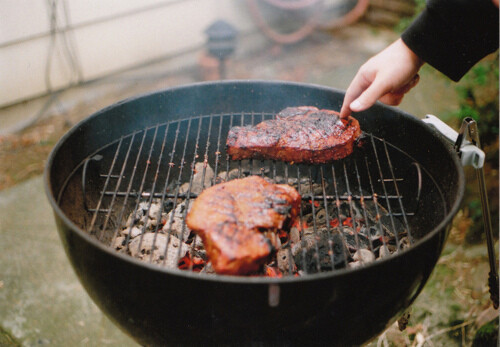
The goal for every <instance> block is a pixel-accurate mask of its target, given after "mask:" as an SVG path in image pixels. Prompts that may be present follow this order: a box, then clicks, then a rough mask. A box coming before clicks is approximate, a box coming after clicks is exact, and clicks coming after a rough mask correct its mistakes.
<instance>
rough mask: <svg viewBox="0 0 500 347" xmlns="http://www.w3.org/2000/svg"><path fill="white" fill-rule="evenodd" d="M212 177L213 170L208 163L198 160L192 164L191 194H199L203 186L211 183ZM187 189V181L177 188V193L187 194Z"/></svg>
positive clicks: (206, 186)
mask: <svg viewBox="0 0 500 347" xmlns="http://www.w3.org/2000/svg"><path fill="white" fill-rule="evenodd" d="M213 179H214V170H213V169H212V168H211V167H210V165H208V164H206V163H203V162H199V163H196V164H195V166H194V175H193V181H192V183H191V194H196V195H198V194H200V193H201V191H202V190H203V189H205V188H208V187H210V186H211V185H212V180H213ZM188 189H189V182H188V183H184V184H183V185H182V186H181V188H180V189H179V193H181V194H187V192H188Z"/></svg>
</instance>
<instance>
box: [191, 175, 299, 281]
mask: <svg viewBox="0 0 500 347" xmlns="http://www.w3.org/2000/svg"><path fill="white" fill-rule="evenodd" d="M300 199H301V197H300V195H299V193H298V192H297V191H296V190H295V189H294V188H293V187H290V186H288V185H286V184H273V183H270V182H268V181H266V180H265V179H263V178H261V177H259V176H250V177H247V178H243V179H236V180H232V181H229V182H225V183H221V184H217V185H215V186H212V187H210V188H208V189H206V190H204V191H203V192H202V193H201V194H200V195H199V196H198V198H196V200H195V201H194V203H193V206H192V208H191V210H190V211H189V213H188V214H187V217H186V223H187V226H188V227H189V228H190V229H191V230H193V231H194V232H195V233H197V234H198V235H200V237H201V239H202V240H203V244H204V246H205V249H206V252H207V255H208V257H209V259H210V261H211V262H212V266H213V268H214V270H215V272H217V273H219V274H230V275H245V274H250V273H252V272H255V271H257V270H258V269H259V268H260V267H261V265H262V264H264V263H265V262H267V261H268V260H269V258H270V256H271V254H272V253H273V247H272V244H271V241H270V240H269V239H268V238H267V237H266V236H264V235H263V232H277V231H278V230H283V229H288V228H289V227H290V226H291V224H292V223H293V221H294V220H295V218H296V217H297V215H298V213H299V208H300V207H299V206H300Z"/></svg>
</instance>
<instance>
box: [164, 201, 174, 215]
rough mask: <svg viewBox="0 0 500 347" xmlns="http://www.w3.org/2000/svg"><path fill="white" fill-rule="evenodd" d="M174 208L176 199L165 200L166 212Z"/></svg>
mask: <svg viewBox="0 0 500 347" xmlns="http://www.w3.org/2000/svg"><path fill="white" fill-rule="evenodd" d="M173 208H174V199H170V198H169V199H166V200H165V201H164V202H163V211H164V212H165V213H168V212H170V211H172V209H173Z"/></svg>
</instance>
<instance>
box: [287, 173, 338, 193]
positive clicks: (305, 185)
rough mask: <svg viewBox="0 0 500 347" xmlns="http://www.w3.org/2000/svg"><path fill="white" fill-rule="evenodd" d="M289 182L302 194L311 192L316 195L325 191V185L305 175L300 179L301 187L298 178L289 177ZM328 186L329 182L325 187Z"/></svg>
mask: <svg viewBox="0 0 500 347" xmlns="http://www.w3.org/2000/svg"><path fill="white" fill-rule="evenodd" d="M288 184H289V185H291V186H293V187H294V188H296V189H297V190H298V191H299V193H300V195H310V194H311V193H312V194H314V195H320V194H322V193H323V187H322V186H321V184H319V183H313V184H312V185H311V182H310V181H309V178H307V177H303V178H301V179H300V188H299V183H298V180H297V179H296V178H289V179H288ZM327 187H328V184H327V183H326V182H325V189H326V188H327Z"/></svg>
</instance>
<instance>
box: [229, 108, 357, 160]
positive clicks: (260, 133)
mask: <svg viewBox="0 0 500 347" xmlns="http://www.w3.org/2000/svg"><path fill="white" fill-rule="evenodd" d="M360 135H361V129H360V127H359V122H358V121H357V120H356V119H355V118H353V117H348V118H346V119H341V118H340V117H339V114H338V113H337V112H335V111H332V110H319V109H318V108H316V107H313V106H299V107H288V108H286V109H284V110H282V111H281V112H279V113H278V114H277V115H276V119H271V120H266V121H263V122H261V123H259V124H257V125H255V126H243V127H242V126H237V127H232V128H231V129H230V130H229V133H228V136H227V141H226V146H227V153H228V154H229V156H230V157H231V159H232V160H241V159H252V158H254V159H273V160H281V161H286V162H295V163H311V164H322V163H326V162H330V161H332V160H338V159H342V158H345V157H347V156H348V155H350V154H351V153H352V151H353V148H354V145H355V142H356V140H357V139H358V138H359V136H360Z"/></svg>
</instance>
